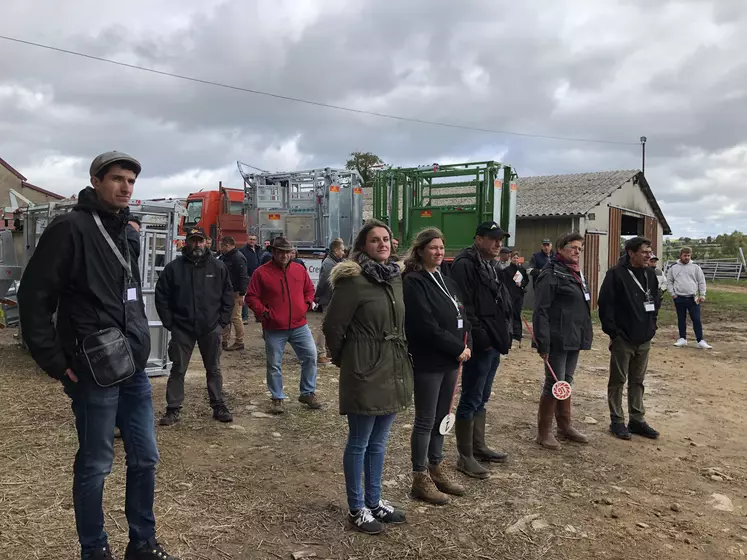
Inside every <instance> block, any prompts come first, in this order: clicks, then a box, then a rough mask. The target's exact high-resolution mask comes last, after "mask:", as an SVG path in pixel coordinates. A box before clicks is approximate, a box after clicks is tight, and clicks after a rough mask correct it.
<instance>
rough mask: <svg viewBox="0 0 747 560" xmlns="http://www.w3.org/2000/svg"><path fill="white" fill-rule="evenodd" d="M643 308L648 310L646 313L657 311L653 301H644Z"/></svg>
mask: <svg viewBox="0 0 747 560" xmlns="http://www.w3.org/2000/svg"><path fill="white" fill-rule="evenodd" d="M643 309H645V310H646V313H653V312H654V311H656V308H655V307H654V302H653V301H647V302H646V303H644V304H643Z"/></svg>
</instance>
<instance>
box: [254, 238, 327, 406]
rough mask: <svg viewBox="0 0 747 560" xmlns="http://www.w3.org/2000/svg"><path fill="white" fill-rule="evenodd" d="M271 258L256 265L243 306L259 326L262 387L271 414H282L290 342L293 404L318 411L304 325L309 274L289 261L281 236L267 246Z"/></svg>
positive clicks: (310, 301) (312, 355) (310, 297)
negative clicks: (295, 382)
mask: <svg viewBox="0 0 747 560" xmlns="http://www.w3.org/2000/svg"><path fill="white" fill-rule="evenodd" d="M271 250H272V260H270V261H269V262H268V263H266V264H263V265H262V266H260V267H259V268H258V269H257V270H256V271H255V273H254V274H252V279H251V281H250V282H249V289H248V290H247V292H246V304H247V305H248V306H249V309H251V310H252V311H253V312H254V315H255V316H256V317H257V319H258V320H260V321H261V323H262V329H263V331H264V339H265V351H266V353H267V387H268V388H269V390H270V393H271V395H272V412H273V413H275V414H281V413H282V412H283V401H284V400H285V393H284V392H283V370H282V363H283V352H284V351H285V345H286V343H290V345H291V347H292V348H293V351H294V352H295V353H296V357H297V358H298V359H299V361H300V362H301V387H300V391H301V394H300V396H299V397H298V400H299V402H302V403H304V404H305V405H306V406H308V407H309V408H312V409H316V408H321V403H320V402H319V401H318V400H317V398H316V394H315V390H316V345H315V344H314V336H313V335H312V334H311V329H309V325H308V323H307V321H306V313H307V312H308V311H311V310H312V309H313V308H314V285H313V284H312V282H311V278H309V273H308V272H306V269H305V268H304V267H303V266H301V265H300V264H298V263H295V262H293V261H292V257H293V247H292V246H291V244H290V243H288V240H287V239H285V238H283V237H276V238H275V239H274V240H273V243H272V248H271Z"/></svg>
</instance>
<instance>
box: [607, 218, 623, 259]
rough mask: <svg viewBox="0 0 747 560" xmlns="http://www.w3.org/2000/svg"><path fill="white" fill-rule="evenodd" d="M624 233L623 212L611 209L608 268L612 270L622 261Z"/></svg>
mask: <svg viewBox="0 0 747 560" xmlns="http://www.w3.org/2000/svg"><path fill="white" fill-rule="evenodd" d="M621 232H622V210H620V209H619V208H610V227H609V236H610V238H609V239H608V241H609V255H608V259H607V268H612V267H613V266H615V265H616V264H617V261H618V260H619V259H620V234H621Z"/></svg>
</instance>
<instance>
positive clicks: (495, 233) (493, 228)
mask: <svg viewBox="0 0 747 560" xmlns="http://www.w3.org/2000/svg"><path fill="white" fill-rule="evenodd" d="M478 235H479V236H480V237H492V238H493V239H503V238H504V237H510V235H509V234H507V233H506V232H505V231H503V230H502V229H501V226H499V225H498V224H497V223H495V222H483V223H481V224H480V225H479V226H477V229H476V230H475V237H477V236H478Z"/></svg>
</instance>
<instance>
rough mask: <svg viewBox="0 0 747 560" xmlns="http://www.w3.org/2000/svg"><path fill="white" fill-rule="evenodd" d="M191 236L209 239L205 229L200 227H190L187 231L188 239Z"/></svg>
mask: <svg viewBox="0 0 747 560" xmlns="http://www.w3.org/2000/svg"><path fill="white" fill-rule="evenodd" d="M190 237H202V238H203V239H207V235H205V230H204V229H202V228H200V227H195V228H192V229H190V230H189V231H188V232H187V239H189V238H190Z"/></svg>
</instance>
